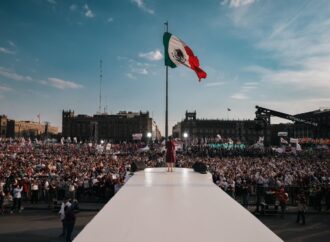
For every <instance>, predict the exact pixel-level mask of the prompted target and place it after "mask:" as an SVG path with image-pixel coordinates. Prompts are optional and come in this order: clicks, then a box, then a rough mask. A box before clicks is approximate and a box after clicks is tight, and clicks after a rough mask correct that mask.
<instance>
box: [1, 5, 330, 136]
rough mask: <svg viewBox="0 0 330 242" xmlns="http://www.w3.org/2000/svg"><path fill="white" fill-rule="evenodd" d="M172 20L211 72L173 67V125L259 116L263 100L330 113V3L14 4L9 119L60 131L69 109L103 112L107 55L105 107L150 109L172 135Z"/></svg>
mask: <svg viewBox="0 0 330 242" xmlns="http://www.w3.org/2000/svg"><path fill="white" fill-rule="evenodd" d="M166 20H168V21H169V31H170V32H171V33H173V34H174V35H177V36H178V37H179V38H181V39H182V40H184V41H185V42H186V43H187V44H188V45H189V46H190V47H191V48H192V49H193V51H194V52H195V54H196V55H197V56H198V58H199V60H200V64H201V67H202V68H203V69H204V70H205V71H206V72H207V73H208V77H207V79H205V80H203V81H202V82H200V83H199V82H198V80H197V77H196V75H195V73H194V72H193V71H191V70H189V69H187V68H186V67H179V68H175V69H170V71H169V98H170V102H169V123H170V126H172V125H174V124H175V123H176V122H178V121H180V120H182V118H184V114H185V111H186V110H190V111H194V110H196V111H197V116H198V117H200V118H227V115H228V114H227V111H226V110H227V107H229V108H231V110H232V111H231V112H230V113H229V118H241V119H243V118H251V119H252V118H254V111H255V109H254V106H255V105H260V106H266V107H269V108H272V109H276V110H281V111H283V112H288V113H292V114H294V113H298V112H304V111H310V110H314V109H318V108H320V107H329V106H330V95H329V93H330V68H329V67H330V4H329V1H328V0H276V1H275V0H274V1H273V0H204V1H197V0H181V1H178V0H97V1H96V0H94V1H92V0H89V1H87V0H84V1H79V0H76V1H70V0H66V1H64V0H30V1H23V0H20V1H19V0H4V1H0V114H1V113H2V114H6V115H8V116H9V117H10V118H13V119H19V120H37V115H38V113H40V115H41V120H42V121H49V122H50V123H51V124H53V125H57V126H61V111H62V110H63V109H73V110H75V112H76V113H79V114H89V115H92V114H94V113H96V112H97V111H98V105H99V104H98V93H99V60H100V59H101V58H102V60H103V88H102V94H103V104H102V106H103V107H104V106H105V105H107V107H108V108H107V111H108V112H109V113H117V112H118V111H120V110H127V111H139V110H142V111H147V110H148V111H150V113H151V114H152V116H153V118H154V119H155V120H156V122H157V123H158V124H159V126H160V129H161V130H162V131H164V117H165V110H164V109H165V107H164V106H165V67H164V65H163V58H162V56H163V51H164V50H163V45H162V35H163V31H164V25H163V23H164V22H165V21H166ZM102 109H103V108H102ZM275 121H276V120H275ZM163 133H164V132H163Z"/></svg>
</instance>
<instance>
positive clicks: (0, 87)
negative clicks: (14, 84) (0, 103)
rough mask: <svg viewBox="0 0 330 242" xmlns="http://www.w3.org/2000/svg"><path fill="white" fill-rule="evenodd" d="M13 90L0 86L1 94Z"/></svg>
mask: <svg viewBox="0 0 330 242" xmlns="http://www.w3.org/2000/svg"><path fill="white" fill-rule="evenodd" d="M11 90H12V89H11V88H10V87H6V86H1V85H0V93H1V92H9V91H11Z"/></svg>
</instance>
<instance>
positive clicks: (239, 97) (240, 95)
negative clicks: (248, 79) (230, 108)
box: [230, 92, 249, 100]
mask: <svg viewBox="0 0 330 242" xmlns="http://www.w3.org/2000/svg"><path fill="white" fill-rule="evenodd" d="M230 97H231V98H232V99H237V100H245V99H249V97H248V96H247V95H246V94H245V93H242V92H238V93H235V94H233V95H231V96H230Z"/></svg>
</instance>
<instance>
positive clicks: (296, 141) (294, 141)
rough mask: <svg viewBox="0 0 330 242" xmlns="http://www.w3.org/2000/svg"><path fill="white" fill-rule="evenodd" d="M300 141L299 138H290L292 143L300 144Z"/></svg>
mask: <svg viewBox="0 0 330 242" xmlns="http://www.w3.org/2000/svg"><path fill="white" fill-rule="evenodd" d="M298 142H299V140H298V139H294V138H290V143H295V144H298Z"/></svg>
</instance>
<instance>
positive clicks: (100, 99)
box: [99, 59, 103, 114]
mask: <svg viewBox="0 0 330 242" xmlns="http://www.w3.org/2000/svg"><path fill="white" fill-rule="evenodd" d="M102 77H103V72H102V59H101V60H100V96H99V113H100V114H101V113H102V109H101V107H102Z"/></svg>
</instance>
